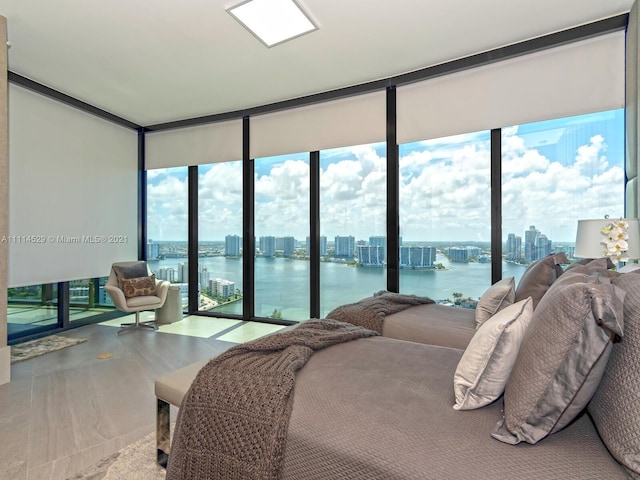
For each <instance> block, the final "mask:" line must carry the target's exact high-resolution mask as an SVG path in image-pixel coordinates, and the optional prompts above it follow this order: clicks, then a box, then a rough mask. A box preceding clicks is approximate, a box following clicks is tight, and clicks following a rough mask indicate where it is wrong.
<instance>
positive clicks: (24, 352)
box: [11, 335, 87, 363]
mask: <svg viewBox="0 0 640 480" xmlns="http://www.w3.org/2000/svg"><path fill="white" fill-rule="evenodd" d="M86 341H87V339H86V338H70V337H63V336H62V335H51V336H49V337H44V338H39V339H38V340H31V341H30V342H25V343H20V344H18V345H12V346H11V363H17V362H22V361H24V360H29V359H30V358H34V357H38V356H40V355H44V354H45V353H49V352H55V351H56V350H62V349H63V348H67V347H73V346H74V345H77V344H79V343H83V342H86Z"/></svg>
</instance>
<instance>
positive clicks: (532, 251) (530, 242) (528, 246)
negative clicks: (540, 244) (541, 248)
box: [524, 225, 540, 262]
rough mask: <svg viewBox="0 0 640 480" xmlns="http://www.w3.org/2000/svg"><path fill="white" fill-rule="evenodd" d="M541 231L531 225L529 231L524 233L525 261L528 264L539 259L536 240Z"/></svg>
mask: <svg viewBox="0 0 640 480" xmlns="http://www.w3.org/2000/svg"><path fill="white" fill-rule="evenodd" d="M539 234H540V231H539V230H537V229H536V227H535V225H531V226H530V227H529V230H525V232H524V259H525V260H526V261H527V262H533V261H535V260H537V259H538V257H537V255H536V253H537V252H536V238H538V235H539Z"/></svg>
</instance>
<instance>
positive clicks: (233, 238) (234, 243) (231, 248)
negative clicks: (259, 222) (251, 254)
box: [224, 235, 242, 257]
mask: <svg viewBox="0 0 640 480" xmlns="http://www.w3.org/2000/svg"><path fill="white" fill-rule="evenodd" d="M241 247H242V237H240V236H239V235H227V236H226V237H224V254H225V256H226V257H239V256H240V248H241Z"/></svg>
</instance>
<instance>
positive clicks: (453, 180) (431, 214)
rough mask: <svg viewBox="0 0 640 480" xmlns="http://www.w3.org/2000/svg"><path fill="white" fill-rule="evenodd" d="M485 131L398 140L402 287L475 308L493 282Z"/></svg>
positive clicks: (489, 159)
mask: <svg viewBox="0 0 640 480" xmlns="http://www.w3.org/2000/svg"><path fill="white" fill-rule="evenodd" d="M490 151H491V149H490V132H487V131H483V132H478V133H469V134H464V135H456V136H451V137H446V138H439V139H435V140H427V141H423V142H413V143H407V144H403V145H401V146H400V252H399V255H400V292H401V293H406V294H414V295H423V296H428V297H430V298H432V299H434V300H436V301H438V302H442V303H448V302H452V303H456V304H462V305H463V306H469V307H474V306H475V302H476V301H477V300H478V299H479V298H480V296H481V295H482V294H483V293H484V291H485V290H486V289H487V288H488V287H489V286H490V285H491V154H490Z"/></svg>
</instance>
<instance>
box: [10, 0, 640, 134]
mask: <svg viewBox="0 0 640 480" xmlns="http://www.w3.org/2000/svg"><path fill="white" fill-rule="evenodd" d="M237 3H240V0H180V1H177V0H171V1H168V0H155V1H153V2H149V1H146V0H56V1H51V0H0V15H4V16H5V17H7V23H8V30H9V42H10V44H11V48H10V49H9V69H10V70H11V71H12V72H14V73H17V74H20V75H22V76H25V77H28V78H30V79H32V80H35V81H37V82H39V83H42V84H44V85H46V86H49V87H51V88H54V89H56V90H58V91H60V92H63V93H65V94H67V95H70V96H72V97H75V98H77V99H79V100H82V101H84V102H87V103H89V104H91V105H94V106H96V107H99V108H101V109H103V110H106V111H108V112H110V113H112V114H115V115H118V116H120V117H123V118H125V119H127V120H129V121H132V122H135V123H137V124H139V125H145V126H146V125H153V124H157V123H163V122H168V121H174V120H181V119H185V118H192V117H198V116H203V115H210V114H216V113H223V112H230V111H237V110H242V109H246V108H251V107H256V106H261V105H266V104H269V103H273V102H278V101H283V100H288V99H291V98H297V97H302V96H306V95H311V94H314V93H319V92H323V91H328V90H333V89H336V88H341V87H346V86H351V85H357V84H360V83H364V82H368V81H372V80H378V79H381V78H386V77H390V76H394V75H398V74H401V73H406V72H410V71H413V70H417V69H420V68H424V67H428V66H430V65H434V64H438V63H442V62H444V61H448V60H452V59H455V58H460V57H464V56H468V55H471V54H474V53H478V52H482V51H486V50H490V49H493V48H497V47H500V46H504V45H507V44H510V43H514V42H518V41H522V40H526V39H529V38H532V37H536V36H540V35H544V34H546V33H551V32H554V31H558V30H563V29H565V28H569V27H573V26H576V25H580V24H583V23H588V22H591V21H595V20H599V19H602V18H606V17H609V16H613V15H617V14H620V13H626V12H628V11H629V9H630V8H631V5H632V3H633V0H606V1H605V0H531V1H514V0H482V1H478V0H458V1H455V2H454V1H434V0H398V1H395V2H390V1H385V2H383V1H372V0H299V3H300V4H301V5H302V6H303V7H304V8H305V9H306V10H307V11H308V12H309V13H310V14H311V16H312V17H313V18H314V20H315V21H316V22H317V24H318V25H319V26H320V28H319V30H317V31H315V32H312V33H310V34H307V35H304V36H302V37H299V38H297V39H294V40H292V41H290V42H285V43H283V44H280V45H277V46H275V47H272V48H266V47H265V46H264V45H263V44H262V43H260V42H259V41H258V40H257V39H256V38H255V37H253V36H252V35H251V34H250V33H249V32H248V31H246V30H245V29H244V28H243V27H242V26H241V25H240V24H239V23H238V22H237V21H236V20H234V19H233V17H231V16H230V15H229V14H228V13H226V11H225V9H226V8H228V7H230V6H232V5H235V4H237Z"/></svg>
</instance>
